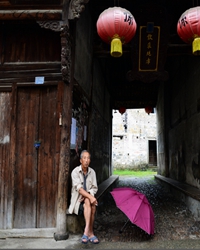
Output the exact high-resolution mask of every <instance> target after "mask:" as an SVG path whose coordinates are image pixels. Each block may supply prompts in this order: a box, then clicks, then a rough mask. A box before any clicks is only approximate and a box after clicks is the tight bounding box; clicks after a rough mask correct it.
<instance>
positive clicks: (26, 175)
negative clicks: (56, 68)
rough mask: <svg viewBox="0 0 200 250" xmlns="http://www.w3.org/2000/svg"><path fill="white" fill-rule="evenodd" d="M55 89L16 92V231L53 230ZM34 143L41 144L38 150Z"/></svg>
mask: <svg viewBox="0 0 200 250" xmlns="http://www.w3.org/2000/svg"><path fill="white" fill-rule="evenodd" d="M57 98H58V97H57V86H49V87H45V86H42V87H31V88H19V89H18V95H17V121H16V124H17V125H16V134H17V135H16V141H17V146H16V166H15V192H14V196H15V202H14V227H15V228H45V227H55V226H56V208H57V207H56V203H57V202H56V201H57V189H58V187H57V185H58V166H59V162H58V160H59V157H57V156H58V154H59V147H58V143H56V142H58V141H59V139H58V137H59V136H58V134H59V133H58V131H59V124H58V110H59V107H58V103H59V101H57ZM36 140H39V141H41V145H40V147H39V148H38V149H36V148H35V147H34V142H35V141H36Z"/></svg>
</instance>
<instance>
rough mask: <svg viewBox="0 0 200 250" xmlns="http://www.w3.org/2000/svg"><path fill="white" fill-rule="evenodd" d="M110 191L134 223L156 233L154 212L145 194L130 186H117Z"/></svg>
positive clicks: (148, 231) (149, 232) (151, 232)
mask: <svg viewBox="0 0 200 250" xmlns="http://www.w3.org/2000/svg"><path fill="white" fill-rule="evenodd" d="M110 193H111V195H112V196H113V199H114V200H115V203H116V206H117V207H118V208H119V209H120V210H121V211H122V212H123V213H124V214H125V215H126V216H127V217H128V218H129V220H130V221H131V222H132V223H133V224H135V225H137V226H138V227H140V228H141V229H143V230H144V231H146V232H147V233H148V234H154V224H155V223H154V213H153V210H152V207H151V205H150V204H149V202H148V200H147V198H146V196H145V195H144V194H142V193H140V192H138V191H136V190H134V189H132V188H130V187H120V188H115V189H113V191H111V192H110Z"/></svg>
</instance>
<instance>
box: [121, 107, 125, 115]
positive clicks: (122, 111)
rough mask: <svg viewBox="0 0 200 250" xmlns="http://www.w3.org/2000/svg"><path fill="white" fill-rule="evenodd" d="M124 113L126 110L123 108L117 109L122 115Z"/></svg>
mask: <svg viewBox="0 0 200 250" xmlns="http://www.w3.org/2000/svg"><path fill="white" fill-rule="evenodd" d="M125 112H126V109H125V108H124V107H121V108H119V113H120V114H121V115H123V114H124V113H125Z"/></svg>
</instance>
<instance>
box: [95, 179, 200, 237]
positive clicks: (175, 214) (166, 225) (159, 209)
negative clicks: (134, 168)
mask: <svg viewBox="0 0 200 250" xmlns="http://www.w3.org/2000/svg"><path fill="white" fill-rule="evenodd" d="M121 186H127V187H132V188H134V189H135V190H137V191H139V192H141V193H143V194H145V196H146V198H147V199H148V201H149V203H150V204H151V207H152V209H153V212H154V218H155V232H154V235H149V234H147V233H146V232H145V231H143V230H142V229H140V228H139V227H137V226H136V225H134V224H132V223H131V222H130V221H129V220H128V219H127V217H126V215H125V214H124V213H123V212H121V210H119V208H117V207H116V205H115V201H114V199H113V197H112V195H111V194H110V193H108V195H107V196H106V197H105V198H106V199H105V200H106V201H104V202H103V203H100V206H99V207H98V211H97V216H96V222H95V232H96V234H97V235H98V237H99V239H100V240H101V242H117V241H120V242H144V241H151V242H152V241H160V240H161V241H169V240H183V239H200V221H197V220H196V219H195V218H194V217H193V215H192V214H191V212H190V211H189V210H188V208H187V207H186V205H185V204H184V203H182V202H178V201H177V200H176V199H174V197H173V195H172V194H170V193H169V192H168V191H167V190H165V189H164V187H163V186H161V185H160V183H157V181H156V180H155V179H154V177H148V178H147V177H145V178H136V177H120V178H119V182H118V184H117V187H121ZM127 220H128V221H129V222H128V224H127V225H126V226H125V228H124V229H123V226H124V225H125V223H126V221H127ZM121 229H122V232H121V233H120V231H121Z"/></svg>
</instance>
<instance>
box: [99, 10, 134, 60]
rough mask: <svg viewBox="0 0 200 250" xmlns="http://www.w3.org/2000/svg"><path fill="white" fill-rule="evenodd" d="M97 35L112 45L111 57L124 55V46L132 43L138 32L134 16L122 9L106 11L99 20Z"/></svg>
mask: <svg viewBox="0 0 200 250" xmlns="http://www.w3.org/2000/svg"><path fill="white" fill-rule="evenodd" d="M96 25H97V33H98V35H99V36H100V37H101V39H102V40H103V41H104V42H106V43H109V44H111V51H110V53H111V56H113V57H120V56H121V55H122V44H124V43H128V42H130V41H131V39H132V38H133V36H134V35H135V32H136V28H137V25H136V22H135V18H134V17H133V15H132V14H131V13H130V12H129V11H128V10H126V9H123V8H121V7H112V8H108V9H106V10H104V11H103V12H102V13H101V14H100V15H99V18H98V20H97V24H96Z"/></svg>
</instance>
